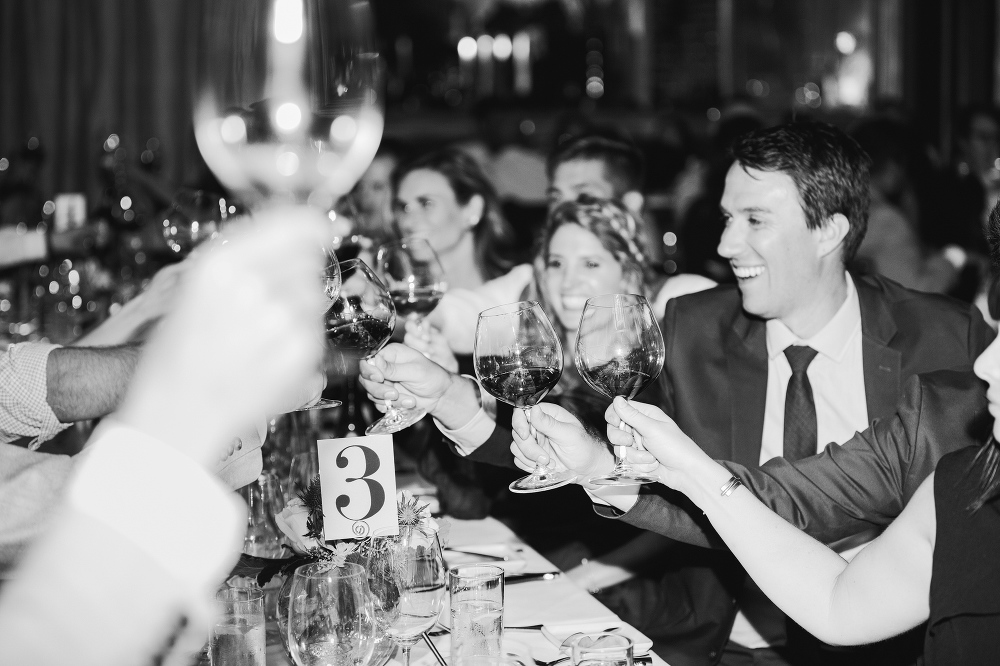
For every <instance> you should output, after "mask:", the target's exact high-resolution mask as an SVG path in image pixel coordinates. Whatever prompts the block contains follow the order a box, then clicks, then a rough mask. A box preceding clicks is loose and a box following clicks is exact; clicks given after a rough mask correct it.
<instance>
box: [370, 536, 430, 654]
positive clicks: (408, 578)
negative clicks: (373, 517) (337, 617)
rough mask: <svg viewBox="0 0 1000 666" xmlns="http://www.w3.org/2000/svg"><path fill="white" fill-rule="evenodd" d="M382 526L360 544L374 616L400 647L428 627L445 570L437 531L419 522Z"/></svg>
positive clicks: (407, 650) (409, 644)
mask: <svg viewBox="0 0 1000 666" xmlns="http://www.w3.org/2000/svg"><path fill="white" fill-rule="evenodd" d="M392 531H394V530H392V529H391V528H390V529H389V530H382V531H379V532H377V533H376V535H375V537H374V538H373V539H371V541H370V542H369V543H368V544H366V546H365V549H366V557H365V568H366V569H367V571H368V576H369V580H373V581H374V583H373V587H372V596H373V598H374V607H375V609H376V617H377V618H378V621H379V624H380V626H381V627H382V628H383V630H384V631H385V632H386V633H387V634H388V635H389V636H390V637H391V638H392V639H393V641H395V642H396V644H397V645H399V647H400V648H401V649H402V651H403V664H404V666H409V662H410V649H411V648H412V647H413V645H414V644H415V643H416V642H417V640H419V638H420V635H421V634H423V633H424V632H425V631H427V630H428V629H430V628H431V627H432V626H434V623H435V622H436V621H437V618H438V615H439V614H440V612H441V609H442V608H443V607H444V600H445V579H446V577H447V569H446V567H445V564H444V555H443V553H442V551H441V544H440V542H439V541H438V537H437V532H435V531H432V530H428V529H425V528H423V527H421V526H419V525H417V526H405V525H401V526H399V528H398V534H392V533H391V532H392Z"/></svg>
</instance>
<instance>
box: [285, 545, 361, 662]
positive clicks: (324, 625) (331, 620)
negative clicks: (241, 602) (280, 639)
mask: <svg viewBox="0 0 1000 666" xmlns="http://www.w3.org/2000/svg"><path fill="white" fill-rule="evenodd" d="M376 630H377V623H376V620H375V611H374V606H373V604H372V597H371V593H370V591H369V589H368V577H367V575H366V573H365V570H364V569H363V568H362V567H361V565H359V564H353V563H350V562H346V563H344V564H342V565H340V566H336V565H333V564H331V563H329V562H315V563H313V564H307V565H304V566H301V567H299V568H298V569H296V570H295V574H294V578H293V580H292V587H291V595H290V599H289V604H288V651H289V653H290V654H291V657H292V659H293V660H294V661H295V663H296V664H297V665H298V666H325V665H327V664H335V665H336V666H364V664H365V663H366V662H367V661H368V659H369V658H370V657H371V655H372V652H373V650H374V649H375V642H376Z"/></svg>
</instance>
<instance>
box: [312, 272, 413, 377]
mask: <svg viewBox="0 0 1000 666" xmlns="http://www.w3.org/2000/svg"><path fill="white" fill-rule="evenodd" d="M340 280H341V286H340V293H339V294H338V295H337V298H336V299H335V300H334V301H333V303H332V305H331V306H330V309H329V310H327V312H326V315H325V316H324V326H325V330H326V339H327V347H328V352H329V353H328V355H327V357H328V359H329V362H330V369H331V370H333V371H334V372H336V373H338V374H357V365H358V361H359V360H361V359H362V358H369V357H371V356H373V355H374V354H376V353H377V352H378V351H379V350H380V349H381V348H382V347H384V346H385V344H386V343H387V342H389V339H390V338H391V337H392V331H393V328H394V327H395V324H396V310H395V308H394V307H393V304H392V298H391V297H390V296H389V292H388V291H387V290H386V288H385V285H384V284H383V283H382V281H381V280H379V278H378V276H377V275H375V273H374V271H372V269H371V268H369V267H368V265H367V264H366V263H365V262H363V261H361V260H360V259H351V260H349V261H344V262H341V264H340Z"/></svg>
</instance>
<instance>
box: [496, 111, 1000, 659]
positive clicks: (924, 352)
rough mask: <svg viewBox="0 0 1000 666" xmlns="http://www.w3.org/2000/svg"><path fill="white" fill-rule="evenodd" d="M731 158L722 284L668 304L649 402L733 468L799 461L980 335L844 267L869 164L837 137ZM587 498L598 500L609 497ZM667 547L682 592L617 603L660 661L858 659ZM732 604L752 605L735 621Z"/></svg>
mask: <svg viewBox="0 0 1000 666" xmlns="http://www.w3.org/2000/svg"><path fill="white" fill-rule="evenodd" d="M733 153H734V157H735V160H736V161H735V163H734V165H733V166H732V167H731V168H730V171H729V174H728V175H727V178H726V187H725V191H724V194H723V197H722V208H723V213H724V215H725V217H726V229H725V231H724V233H723V236H722V239H721V242H720V245H719V254H720V255H722V256H723V257H724V258H726V259H727V260H728V261H729V262H730V264H731V265H732V267H733V272H734V274H735V275H736V277H737V280H738V283H737V286H736V287H720V288H718V289H714V290H710V291H707V292H702V293H701V294H693V295H690V296H683V297H680V298H677V299H674V300H672V301H671V302H670V303H669V304H668V306H667V313H666V317H665V319H664V338H665V339H666V340H667V341H668V344H667V358H666V361H665V363H664V370H663V372H662V373H661V383H662V385H663V394H664V395H663V402H662V403H661V405H662V406H663V407H664V410H665V411H666V412H667V413H669V414H670V415H671V416H672V418H675V419H676V420H677V422H678V424H679V425H680V427H681V428H682V429H684V430H685V431H686V432H688V433H689V434H691V435H692V437H693V438H694V439H695V441H697V442H698V443H699V444H700V445H702V446H704V447H705V449H706V451H707V452H709V453H710V455H712V456H713V457H715V458H720V459H732V460H734V461H735V462H737V463H740V464H742V465H744V466H746V467H757V466H759V465H761V464H763V463H764V462H766V461H767V460H770V459H771V458H773V457H775V456H783V457H785V458H788V459H798V458H802V457H807V456H809V455H813V454H815V453H816V452H817V451H818V450H819V448H820V447H821V446H822V445H824V444H825V443H826V442H829V441H845V440H847V439H849V438H850V437H851V436H852V435H853V434H854V433H855V432H857V431H860V430H863V429H864V428H865V427H866V425H867V424H868V423H869V422H870V421H872V420H874V419H876V418H888V417H890V416H891V415H892V414H893V413H894V410H895V405H896V403H897V401H898V399H899V387H901V386H902V385H904V384H905V380H906V379H907V378H908V377H910V376H912V375H913V374H916V373H920V372H928V371H932V370H935V369H943V368H950V367H963V366H964V367H968V366H969V365H970V364H971V362H972V360H973V359H974V358H975V357H976V356H977V355H978V353H979V352H980V351H981V350H982V349H984V348H985V346H986V344H987V342H988V341H989V340H991V339H992V337H993V336H992V332H991V331H990V329H989V328H988V327H987V326H986V325H985V323H984V322H983V321H982V318H981V316H979V314H978V312H977V311H975V310H973V309H972V308H971V307H968V306H963V305H961V304H959V303H957V302H955V301H952V300H949V299H946V298H943V297H939V296H931V295H926V294H922V293H919V292H913V291H909V290H906V289H903V288H902V287H900V286H899V285H897V284H895V283H892V282H890V281H888V280H885V279H884V278H879V277H877V276H871V277H865V278H859V277H855V276H852V275H850V274H848V273H847V272H846V271H845V269H844V265H845V262H847V261H849V260H850V259H851V258H852V257H853V254H854V252H855V251H856V249H857V247H858V245H859V244H860V242H861V239H862V238H863V236H864V230H865V223H866V215H867V210H868V196H869V192H868V190H869V185H868V175H867V174H868V164H869V160H868V158H867V156H866V155H865V154H864V152H863V151H861V149H860V148H859V147H858V145H857V144H856V143H855V142H854V141H853V140H851V139H850V138H849V137H847V136H846V135H844V134H843V133H842V132H840V131H839V130H836V129H834V128H832V127H830V126H827V125H822V124H817V123H792V124H788V125H784V126H781V127H777V128H771V129H766V130H760V131H757V132H754V133H751V134H749V135H746V136H744V137H743V138H741V139H739V140H738V141H737V142H736V143H735V144H734V147H733ZM807 347H808V349H807ZM800 355H802V356H804V358H800ZM800 361H801V362H800ZM793 364H794V365H793ZM519 418H520V417H519V415H515V421H514V425H515V427H521V425H523V424H520V423H519ZM536 429H537V426H536ZM782 442H783V443H782ZM776 443H782V445H781V446H780V447H777V445H776ZM776 447H777V448H776ZM589 476H590V474H586V473H584V474H583V475H582V477H581V479H582V480H583V482H585V480H586V479H587V478H589ZM595 492H596V494H598V495H608V496H609V501H610V499H611V498H610V495H609V491H595ZM646 492H648V491H645V490H644V491H643V495H645V494H646ZM615 495H616V497H615V501H617V502H619V503H621V504H626V505H628V506H630V504H628V501H631V503H633V504H634V503H635V502H636V500H635V497H636V490H634V489H633V490H632V491H631V499H630V500H626V499H625V498H626V497H627V496H628V495H627V494H622V493H621V492H616V493H615ZM612 503H614V502H612ZM671 551H672V554H671V557H670V559H669V560H665V562H667V561H668V562H669V565H670V569H668V570H667V571H666V572H665V575H664V581H665V582H667V581H669V582H670V583H671V584H673V583H676V582H677V581H678V580H680V581H685V582H684V583H683V585H684V586H685V588H686V589H688V593H687V594H686V595H683V596H682V595H672V598H668V599H666V601H667V603H668V604H672V606H668V607H661V605H660V601H661V600H662V599H663V596H662V595H660V594H658V593H655V592H653V591H649V590H637V591H634V594H633V595H632V596H631V598H630V597H626V596H623V597H622V600H621V603H622V604H623V606H624V607H625V609H629V608H631V611H629V613H631V614H630V617H633V616H637V617H639V618H640V619H643V620H649V619H652V618H659V619H658V620H657V625H658V626H645V625H644V626H643V627H642V628H643V629H644V630H646V631H647V633H650V634H654V635H655V637H656V638H658V639H659V642H658V645H659V646H660V647H661V648H662V652H661V656H664V657H665V658H666V659H667V661H668V662H670V663H672V664H673V663H677V664H706V663H708V664H710V663H719V662H720V660H721V663H724V664H730V663H733V664H736V663H744V662H745V661H746V660H747V659H771V660H773V661H774V663H791V664H799V663H809V664H811V663H816V662H818V661H821V660H824V659H828V660H837V659H851V660H854V661H858V660H860V659H862V658H864V656H863V655H859V654H852V655H850V656H844V655H830V654H827V652H826V651H825V650H823V649H822V647H821V646H818V645H816V644H815V643H813V642H811V641H810V640H808V637H806V636H803V635H801V634H799V633H797V632H795V631H794V628H793V629H792V631H791V632H788V631H786V629H785V626H784V625H785V623H784V620H783V617H782V616H781V615H780V613H777V611H776V609H774V608H773V607H771V608H770V609H769V608H768V604H767V601H766V599H764V598H763V596H762V595H761V594H760V593H759V591H758V590H755V589H754V588H753V586H752V584H745V583H744V581H745V577H744V576H743V573H742V570H741V569H740V568H739V566H738V563H736V562H734V561H732V560H731V559H729V558H726V557H711V558H707V557H706V556H705V555H704V553H702V552H690V551H687V550H685V549H684V548H680V547H673V548H672V549H671ZM734 598H738V599H739V603H737V604H733V599H734ZM685 603H690V604H691V606H689V607H684V604H685ZM741 607H748V608H750V609H752V611H751V612H750V613H743V614H740V615H738V616H737V611H738V610H739V609H740V608H741ZM622 612H626V611H625V610H623V611H622ZM734 616H735V617H734ZM730 629H732V631H730ZM727 634H730V635H729V636H728V638H727ZM899 658H900V659H905V656H903V655H902V654H900V656H899Z"/></svg>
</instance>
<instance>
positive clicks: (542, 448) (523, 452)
mask: <svg viewBox="0 0 1000 666" xmlns="http://www.w3.org/2000/svg"><path fill="white" fill-rule="evenodd" d="M530 418H531V422H530V423H529V422H528V419H527V418H525V415H524V414H522V413H520V412H519V411H515V412H514V416H513V418H512V420H511V425H512V427H513V437H514V442H513V444H512V445H511V447H510V450H511V453H513V454H514V464H516V465H517V466H518V467H520V468H521V469H523V470H525V471H527V472H530V471H531V470H533V469H534V468H535V466H536V465H547V464H548V463H549V461H552V462H553V463H554V465H555V468H556V469H568V470H570V471H571V472H572V473H573V474H576V475H578V476H579V478H578V479H577V483H580V484H583V485H586V482H587V479H590V478H591V477H594V476H600V475H602V474H607V473H608V472H610V471H611V470H612V469H614V466H615V457H614V455H612V453H611V452H610V451H608V447H607V444H606V442H604V441H603V440H601V439H600V438H599V437H595V436H594V435H592V434H591V433H589V432H587V430H586V428H584V427H583V424H582V423H580V421H579V420H578V419H577V418H576V417H575V416H573V414H572V413H570V412H569V411H567V410H566V409H564V408H563V407H560V406H559V405H555V404H552V403H547V402H543V403H539V404H537V405H535V406H534V407H532V408H531V417H530ZM609 431H610V428H609ZM629 442H630V443H631V440H629ZM633 451H634V453H630V457H629V462H631V463H633V464H635V465H636V467H637V468H638V469H640V470H641V471H653V470H655V469H656V467H657V466H658V464H657V462H656V460H655V458H653V456H652V455H651V454H649V453H646V452H644V451H640V450H638V449H633Z"/></svg>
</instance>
